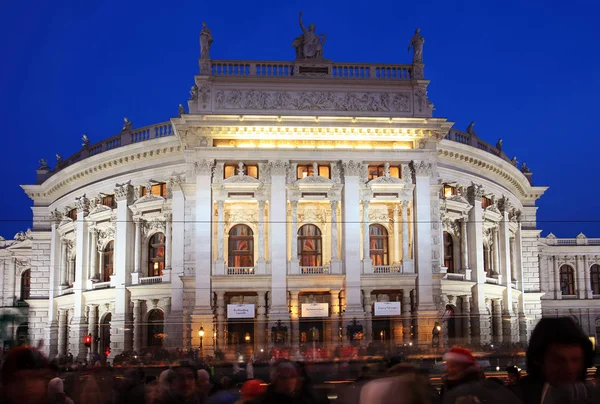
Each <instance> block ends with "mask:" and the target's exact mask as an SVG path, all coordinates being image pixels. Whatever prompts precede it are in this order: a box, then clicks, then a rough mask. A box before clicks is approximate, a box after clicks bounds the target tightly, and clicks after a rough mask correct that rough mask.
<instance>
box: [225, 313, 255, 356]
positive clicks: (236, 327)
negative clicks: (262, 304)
mask: <svg viewBox="0 0 600 404" xmlns="http://www.w3.org/2000/svg"><path fill="white" fill-rule="evenodd" d="M227 345H229V346H231V347H234V348H235V349H236V351H238V352H240V353H243V352H242V351H244V350H247V349H248V348H251V347H252V346H254V321H253V320H252V319H247V320H243V319H228V320H227Z"/></svg>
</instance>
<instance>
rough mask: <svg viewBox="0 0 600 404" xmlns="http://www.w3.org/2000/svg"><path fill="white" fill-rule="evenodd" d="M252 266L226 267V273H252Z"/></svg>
mask: <svg viewBox="0 0 600 404" xmlns="http://www.w3.org/2000/svg"><path fill="white" fill-rule="evenodd" d="M254 273H255V272H254V267H227V275H254Z"/></svg>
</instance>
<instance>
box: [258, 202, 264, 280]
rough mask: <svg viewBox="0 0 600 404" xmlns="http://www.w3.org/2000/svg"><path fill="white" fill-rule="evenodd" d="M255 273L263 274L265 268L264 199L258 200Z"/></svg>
mask: <svg viewBox="0 0 600 404" xmlns="http://www.w3.org/2000/svg"><path fill="white" fill-rule="evenodd" d="M256 263H257V271H256V272H257V273H258V274H261V275H262V274H264V273H265V271H266V269H265V264H266V260H265V201H263V200H259V201H258V260H257V262H256Z"/></svg>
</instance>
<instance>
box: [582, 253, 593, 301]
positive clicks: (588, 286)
mask: <svg viewBox="0 0 600 404" xmlns="http://www.w3.org/2000/svg"><path fill="white" fill-rule="evenodd" d="M582 258H583V270H584V275H585V279H584V281H585V299H593V298H594V291H593V290H592V280H591V275H590V266H589V265H588V261H587V256H586V255H584V256H583V257H582Z"/></svg>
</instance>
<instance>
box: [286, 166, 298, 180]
mask: <svg viewBox="0 0 600 404" xmlns="http://www.w3.org/2000/svg"><path fill="white" fill-rule="evenodd" d="M297 171H298V164H297V163H291V164H288V165H287V177H286V180H285V182H286V183H287V184H293V183H294V182H296V180H297V179H298V173H297Z"/></svg>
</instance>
